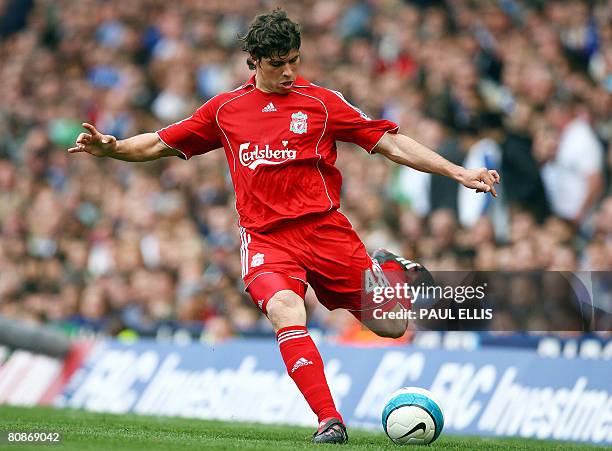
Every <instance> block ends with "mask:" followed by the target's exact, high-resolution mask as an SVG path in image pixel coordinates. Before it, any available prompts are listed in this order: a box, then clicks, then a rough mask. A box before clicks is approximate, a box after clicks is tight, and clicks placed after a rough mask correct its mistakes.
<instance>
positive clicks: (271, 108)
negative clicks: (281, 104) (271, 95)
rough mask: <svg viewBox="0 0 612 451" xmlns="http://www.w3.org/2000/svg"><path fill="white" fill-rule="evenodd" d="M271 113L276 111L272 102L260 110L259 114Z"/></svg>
mask: <svg viewBox="0 0 612 451" xmlns="http://www.w3.org/2000/svg"><path fill="white" fill-rule="evenodd" d="M273 111H276V107H275V106H274V104H273V103H272V102H270V103H268V104H267V105H266V106H265V107H263V108H262V110H261V112H262V113H271V112H273Z"/></svg>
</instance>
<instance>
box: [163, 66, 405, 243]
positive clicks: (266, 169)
mask: <svg viewBox="0 0 612 451" xmlns="http://www.w3.org/2000/svg"><path fill="white" fill-rule="evenodd" d="M398 128H399V127H398V126H397V125H396V124H394V123H393V122H390V121H387V120H371V119H370V118H368V117H367V116H366V115H365V114H364V113H363V112H361V111H360V110H358V109H357V108H355V107H354V106H352V105H350V104H349V103H348V102H347V101H346V100H345V99H344V97H342V95H341V94H340V93H338V92H336V91H332V90H329V89H326V88H322V87H320V86H317V85H315V84H312V83H310V82H309V81H307V80H305V79H303V78H301V77H298V78H297V79H296V81H295V83H294V85H293V88H292V90H291V92H289V94H273V93H265V92H262V91H260V90H259V89H257V88H255V77H254V76H253V77H251V79H250V80H249V81H248V82H247V83H245V84H244V85H242V86H240V87H239V88H237V89H235V90H233V91H230V92H227V93H223V94H219V95H217V96H215V97H213V98H212V99H210V100H209V101H208V102H206V103H205V104H204V105H202V106H201V107H200V108H199V109H198V110H197V111H196V112H195V113H194V114H193V116H191V117H189V118H187V119H184V120H182V121H180V122H177V123H175V124H172V125H170V126H168V127H165V128H163V129H161V130H159V131H158V132H157V135H158V136H159V138H160V139H161V140H162V141H163V142H164V143H165V144H166V145H167V146H169V147H171V148H173V149H176V150H178V151H180V152H181V153H182V154H183V156H184V158H185V159H189V158H191V157H192V156H194V155H200V154H203V153H206V152H210V151H211V150H213V149H217V148H219V147H223V148H224V149H225V155H226V157H227V161H228V163H229V169H230V173H231V177H232V182H233V184H234V189H235V191H236V209H237V210H238V215H239V217H240V221H239V222H240V225H241V226H242V227H245V228H246V229H248V230H258V231H261V230H265V229H268V228H271V227H273V226H274V225H277V224H279V223H280V222H282V221H284V220H287V219H292V218H297V217H300V216H304V215H307V214H310V213H322V212H326V211H331V210H335V209H337V208H338V207H339V206H340V188H341V185H342V176H341V175H340V171H338V169H337V168H336V167H335V166H334V163H335V162H336V141H346V142H351V143H355V144H358V145H359V146H361V147H363V148H364V149H365V150H367V151H368V152H371V151H372V149H373V148H374V147H375V146H376V144H378V142H379V141H380V139H381V138H382V136H383V135H384V134H385V133H386V132H393V133H397V131H398Z"/></svg>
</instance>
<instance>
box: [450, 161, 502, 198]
mask: <svg viewBox="0 0 612 451" xmlns="http://www.w3.org/2000/svg"><path fill="white" fill-rule="evenodd" d="M499 180H500V177H499V174H498V173H497V171H496V170H495V169H487V168H478V169H464V170H463V172H462V174H461V175H460V176H459V182H460V183H461V184H462V185H463V186H465V187H467V188H471V189H474V190H476V192H477V193H491V194H492V195H493V197H497V191H496V190H495V185H496V184H498V183H499Z"/></svg>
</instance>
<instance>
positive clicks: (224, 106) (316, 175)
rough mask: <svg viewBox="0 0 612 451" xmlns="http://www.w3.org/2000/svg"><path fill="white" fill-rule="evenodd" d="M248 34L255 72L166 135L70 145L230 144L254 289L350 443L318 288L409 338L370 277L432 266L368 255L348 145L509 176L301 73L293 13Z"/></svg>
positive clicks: (166, 148)
mask: <svg viewBox="0 0 612 451" xmlns="http://www.w3.org/2000/svg"><path fill="white" fill-rule="evenodd" d="M241 41H242V49H243V50H244V51H245V52H246V53H247V54H248V57H247V64H248V66H249V68H250V69H252V70H254V71H255V74H254V75H253V76H252V77H251V79H250V80H248V81H247V82H246V83H244V84H243V85H242V86H239V87H238V88H236V89H234V90H233V91H230V92H226V93H223V94H219V95H217V96H215V97H213V98H212V99H210V100H209V101H207V102H206V103H205V104H204V105H202V106H201V107H200V108H199V109H198V110H197V111H196V112H195V113H194V114H193V115H192V116H191V117H189V118H186V119H184V120H182V121H180V122H177V123H175V124H172V125H169V126H168V127H165V128H163V129H161V130H158V131H157V132H155V133H145V134H141V135H137V136H134V137H131V138H128V139H124V140H117V139H116V138H115V137H114V136H111V135H103V134H101V133H100V132H99V131H98V130H96V128H95V127H94V126H93V125H90V124H87V123H85V124H83V127H84V128H85V129H87V133H81V134H80V135H79V136H78V138H77V140H76V144H75V147H72V148H70V149H68V151H69V152H70V153H76V152H86V153H89V154H91V155H95V156H97V157H111V158H116V159H119V160H124V161H149V160H155V159H158V158H160V157H170V156H175V157H180V158H183V159H185V160H188V159H190V158H191V157H193V156H195V155H201V154H205V153H207V152H210V151H213V150H215V149H218V148H221V147H223V148H224V150H225V155H226V157H227V161H228V165H229V171H230V174H231V177H232V181H233V185H234V189H235V192H236V209H237V211H238V216H239V223H238V226H239V229H240V237H241V242H242V245H241V248H240V253H241V260H242V277H243V279H244V283H245V286H246V290H247V291H248V293H249V294H250V296H251V297H252V299H253V301H254V302H255V304H256V305H257V306H258V307H259V308H260V309H261V310H262V312H263V313H264V314H265V315H266V316H267V317H268V318H269V320H270V321H271V323H272V325H273V327H274V330H275V331H276V334H277V340H278V345H279V347H280V353H281V355H282V358H283V360H284V363H285V365H286V367H287V372H288V373H289V376H290V377H291V378H292V379H293V380H294V381H295V383H296V385H297V387H298V388H299V390H300V391H301V392H302V394H303V395H304V397H305V399H306V401H307V402H308V404H309V405H310V407H311V408H312V410H313V412H314V413H315V414H316V416H317V418H318V421H319V427H318V430H317V431H316V432H315V433H314V435H313V442H316V443H345V442H347V440H348V436H347V433H346V427H345V425H344V423H343V420H342V416H341V415H340V413H339V412H338V410H337V409H336V406H335V404H334V401H333V399H332V396H331V394H330V390H329V387H328V384H327V381H326V378H325V374H324V372H323V361H322V359H321V356H320V355H319V352H318V350H317V348H316V346H315V344H314V342H313V341H312V339H311V338H310V336H309V334H308V330H307V329H306V310H305V307H304V294H305V291H306V287H307V285H310V286H311V287H312V288H313V290H314V292H315V293H316V295H317V297H318V299H319V301H320V302H321V303H322V304H323V305H324V306H326V307H327V308H328V309H330V310H332V309H336V308H344V309H347V310H348V311H350V312H351V313H352V314H353V315H354V316H355V317H356V318H358V319H359V320H360V321H362V323H363V324H365V325H366V326H367V327H368V328H370V329H371V330H372V331H373V332H375V333H376V334H378V335H380V336H385V337H394V338H396V337H400V336H402V335H403V334H404V332H405V330H406V327H407V320H405V319H393V320H391V319H389V318H388V317H385V318H382V319H380V318H376V317H375V315H373V314H372V312H373V309H374V307H381V308H383V309H384V310H385V311H395V312H397V311H400V309H402V308H403V307H402V305H401V304H400V303H399V302H395V301H394V300H391V301H393V302H386V303H385V304H384V305H377V304H372V303H371V302H370V301H371V298H370V297H368V294H371V293H370V291H371V288H372V287H371V286H369V285H371V284H370V282H372V281H374V283H375V284H376V283H378V284H379V285H380V284H382V285H384V279H381V278H378V277H379V276H380V273H381V269H382V270H384V271H387V270H389V271H396V272H401V271H405V272H406V274H408V273H409V272H410V271H414V270H415V268H416V269H422V267H421V266H420V265H418V264H416V263H413V262H410V261H408V260H405V259H403V258H400V257H397V256H395V255H393V254H391V253H390V252H388V251H385V250H379V251H377V252H375V253H374V255H373V256H372V257H370V256H369V255H368V254H367V252H366V249H365V246H364V245H363V243H362V242H361V240H360V239H359V237H358V236H357V234H356V233H355V231H354V230H353V228H352V227H351V224H350V222H349V221H348V219H347V218H346V217H345V216H344V215H343V214H342V213H340V212H339V211H338V208H339V207H340V186H341V176H340V173H339V171H338V169H337V168H336V167H335V166H334V163H335V161H336V141H346V142H351V143H355V144H357V145H359V146H361V147H362V148H363V149H365V150H366V151H367V152H369V153H371V154H373V153H378V154H381V155H383V156H385V157H386V158H388V159H390V160H392V161H394V162H396V163H399V164H402V165H406V166H410V167H412V168H415V169H417V170H420V171H425V172H430V173H434V174H441V175H444V176H447V177H451V178H452V179H454V180H456V181H457V182H459V183H461V184H463V185H465V186H466V187H468V188H472V189H474V190H476V191H477V192H485V193H488V192H490V193H491V194H492V195H494V196H496V191H495V186H494V185H495V184H496V183H499V175H498V174H497V172H496V171H494V170H488V169H486V168H480V169H470V170H468V169H464V168H462V167H460V166H456V165H454V164H452V163H450V162H449V161H447V160H445V159H444V158H443V157H441V156H440V155H438V154H437V153H435V152H433V151H432V150H430V149H428V148H427V147H425V146H423V145H421V144H419V143H418V142H416V141H414V140H413V139H411V138H409V137H407V136H405V135H402V134H400V133H398V126H397V125H396V124H394V123H393V122H390V121H387V120H372V119H370V118H369V117H368V116H366V115H365V114H364V113H363V112H361V111H360V110H359V109H357V108H355V107H354V106H353V105H351V104H350V103H349V102H347V101H346V100H345V99H344V97H342V94H340V93H339V92H336V91H332V90H330V89H326V88H323V87H321V86H317V85H315V84H314V83H311V82H310V81H308V80H305V79H303V78H301V77H300V76H299V75H298V69H299V65H300V43H301V38H300V32H299V29H298V25H297V24H296V23H294V22H292V21H291V20H290V19H289V18H288V17H287V15H286V14H285V12H284V11H282V10H278V9H277V10H275V11H273V12H271V13H269V14H262V15H259V16H257V17H256V18H255V19H254V21H253V23H252V24H251V26H250V28H249V30H248V32H247V34H246V35H245V36H243V37H241ZM364 279H365V281H366V282H365V287H364V288H365V289H364V290H362V280H364ZM364 291H365V292H366V293H365V295H362V294H363V293H362V292H364Z"/></svg>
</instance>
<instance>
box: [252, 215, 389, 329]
mask: <svg viewBox="0 0 612 451" xmlns="http://www.w3.org/2000/svg"><path fill="white" fill-rule="evenodd" d="M240 238H241V242H242V246H241V248H240V257H241V260H242V277H243V279H244V283H245V285H246V291H248V292H249V294H250V295H251V297H252V298H253V301H254V302H255V304H256V305H257V306H258V307H259V308H260V309H261V310H262V311H263V312H264V313H266V304H267V302H268V300H269V299H270V298H271V297H272V296H273V295H274V294H275V293H277V292H278V291H281V290H291V291H294V292H295V293H297V294H298V295H300V296H301V297H302V298H303V297H304V294H305V292H306V286H307V284H310V286H311V287H312V289H313V290H314V292H315V294H316V295H317V298H318V299H319V302H321V304H323V305H324V306H325V307H327V308H328V309H329V310H334V309H337V308H343V309H346V310H349V311H351V313H353V314H354V315H355V316H357V317H358V318H362V317H363V314H362V312H363V311H364V310H365V311H371V310H373V309H374V308H378V307H381V305H379V304H372V305H364V301H363V300H362V278H363V274H364V271H366V270H368V269H369V270H372V266H373V265H377V263H375V262H373V261H372V259H371V258H370V256H369V255H368V253H367V251H366V248H365V246H364V244H363V243H362V242H361V240H360V239H359V237H358V236H357V233H356V232H355V231H354V230H353V227H352V226H351V223H350V222H349V220H348V219H347V218H346V217H345V216H344V215H343V214H342V213H340V212H338V211H332V212H329V213H325V214H322V215H316V216H311V217H306V218H300V219H297V220H293V221H291V222H290V223H288V224H287V225H283V226H280V227H277V228H275V229H273V230H271V231H266V232H264V233H257V232H250V231H248V230H246V229H244V228H241V229H240ZM366 304H369V303H366Z"/></svg>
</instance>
